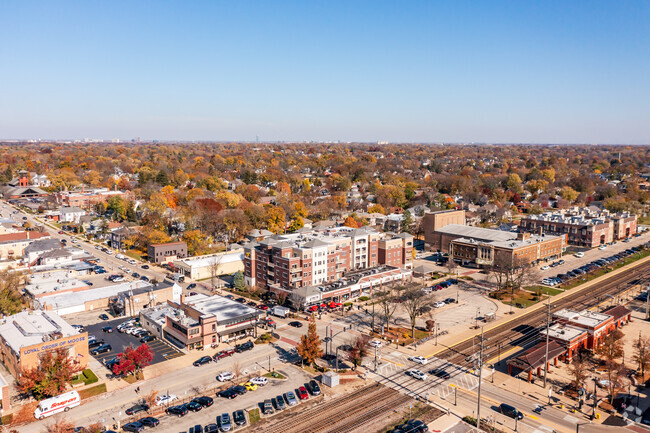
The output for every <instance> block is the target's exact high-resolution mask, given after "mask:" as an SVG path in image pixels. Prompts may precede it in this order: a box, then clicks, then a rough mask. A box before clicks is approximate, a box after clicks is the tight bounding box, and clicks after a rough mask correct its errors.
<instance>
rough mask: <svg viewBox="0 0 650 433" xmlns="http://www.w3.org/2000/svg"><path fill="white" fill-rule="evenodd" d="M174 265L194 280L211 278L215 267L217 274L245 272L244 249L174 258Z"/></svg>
mask: <svg viewBox="0 0 650 433" xmlns="http://www.w3.org/2000/svg"><path fill="white" fill-rule="evenodd" d="M174 266H176V267H177V268H178V269H180V270H181V271H182V272H183V274H185V276H186V277H189V278H191V279H193V280H204V279H207V278H211V277H212V272H213V269H214V271H215V276H220V275H228V274H234V273H235V272H237V271H242V272H243V271H244V249H243V248H239V249H237V250H234V251H228V252H223V253H216V254H207V255H204V256H194V257H187V258H184V259H178V260H174Z"/></svg>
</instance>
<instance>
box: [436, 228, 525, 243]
mask: <svg viewBox="0 0 650 433" xmlns="http://www.w3.org/2000/svg"><path fill="white" fill-rule="evenodd" d="M436 232H438V233H446V234H450V235H458V236H461V237H466V238H475V239H482V240H485V241H508V240H512V239H517V234H516V233H511V232H504V231H503V230H494V229H485V228H482V227H471V226H464V225H460V224H448V225H446V226H444V227H441V228H439V229H438V230H436Z"/></svg>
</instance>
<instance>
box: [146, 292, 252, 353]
mask: <svg viewBox="0 0 650 433" xmlns="http://www.w3.org/2000/svg"><path fill="white" fill-rule="evenodd" d="M263 314H264V313H263V312H262V311H261V310H259V309H257V308H252V307H249V306H248V305H245V304H241V303H239V302H236V301H233V300H231V299H228V298H226V297H224V296H217V295H215V296H207V295H204V294H202V293H199V294H196V295H193V296H187V297H186V296H181V299H180V301H179V302H172V301H168V302H167V305H163V306H160V307H156V308H151V309H147V310H143V311H141V312H140V323H141V324H142V326H143V327H145V328H146V329H148V330H150V331H151V332H152V333H153V334H154V335H161V334H162V336H163V337H164V339H165V340H167V341H169V342H170V343H172V344H174V345H175V346H177V347H181V348H185V349H190V350H191V349H200V348H202V347H205V346H209V345H211V344H219V343H223V342H229V341H231V340H232V339H236V338H237V337H240V336H246V335H250V334H251V333H252V332H254V330H255V329H256V324H257V321H258V320H259V319H260V318H261V316H262V315H263Z"/></svg>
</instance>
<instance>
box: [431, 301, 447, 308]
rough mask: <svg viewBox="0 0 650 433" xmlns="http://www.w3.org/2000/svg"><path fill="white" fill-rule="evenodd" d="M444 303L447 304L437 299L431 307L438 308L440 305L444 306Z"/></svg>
mask: <svg viewBox="0 0 650 433" xmlns="http://www.w3.org/2000/svg"><path fill="white" fill-rule="evenodd" d="M445 305H447V304H445V303H444V302H442V301H437V302H434V303H433V308H440V307H444V306H445Z"/></svg>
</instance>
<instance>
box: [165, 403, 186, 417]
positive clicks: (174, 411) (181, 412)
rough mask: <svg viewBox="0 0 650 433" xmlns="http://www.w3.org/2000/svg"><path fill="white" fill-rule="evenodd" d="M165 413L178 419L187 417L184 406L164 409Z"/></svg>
mask: <svg viewBox="0 0 650 433" xmlns="http://www.w3.org/2000/svg"><path fill="white" fill-rule="evenodd" d="M165 413H166V414H168V415H177V416H178V417H179V418H180V417H182V416H185V415H187V407H185V405H181V406H172V407H168V408H167V409H165Z"/></svg>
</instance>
